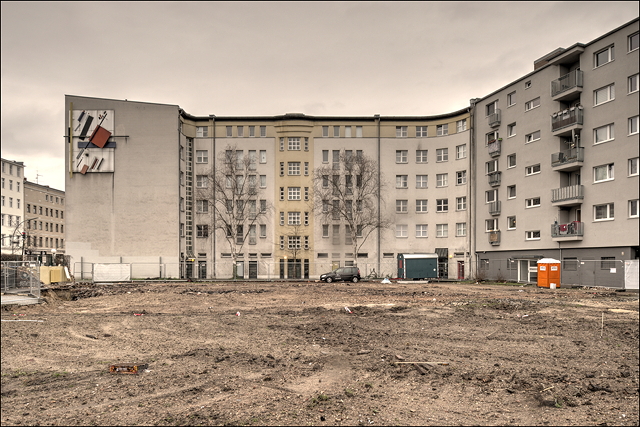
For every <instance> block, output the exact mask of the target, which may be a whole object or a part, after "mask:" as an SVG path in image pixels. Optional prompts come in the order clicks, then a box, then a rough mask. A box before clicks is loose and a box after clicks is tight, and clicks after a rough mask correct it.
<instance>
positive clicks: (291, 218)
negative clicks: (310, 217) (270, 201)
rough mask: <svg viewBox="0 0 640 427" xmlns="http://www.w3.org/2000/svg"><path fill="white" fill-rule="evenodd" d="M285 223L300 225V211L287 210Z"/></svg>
mask: <svg viewBox="0 0 640 427" xmlns="http://www.w3.org/2000/svg"><path fill="white" fill-rule="evenodd" d="M287 224H288V225H300V212H288V215H287Z"/></svg>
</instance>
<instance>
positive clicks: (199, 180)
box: [196, 175, 209, 188]
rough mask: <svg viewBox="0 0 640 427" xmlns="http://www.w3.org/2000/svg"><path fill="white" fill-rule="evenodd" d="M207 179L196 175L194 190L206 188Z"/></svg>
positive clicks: (205, 176)
mask: <svg viewBox="0 0 640 427" xmlns="http://www.w3.org/2000/svg"><path fill="white" fill-rule="evenodd" d="M208 185H209V177H208V176H207V175H196V188H207V186H208Z"/></svg>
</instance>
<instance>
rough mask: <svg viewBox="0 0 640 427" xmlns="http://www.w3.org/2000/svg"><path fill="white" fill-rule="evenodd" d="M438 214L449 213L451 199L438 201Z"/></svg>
mask: <svg viewBox="0 0 640 427" xmlns="http://www.w3.org/2000/svg"><path fill="white" fill-rule="evenodd" d="M436 212H449V199H437V200H436Z"/></svg>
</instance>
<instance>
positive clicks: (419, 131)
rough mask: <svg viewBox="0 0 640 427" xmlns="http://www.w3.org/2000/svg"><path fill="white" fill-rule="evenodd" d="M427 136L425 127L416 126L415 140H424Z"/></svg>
mask: <svg viewBox="0 0 640 427" xmlns="http://www.w3.org/2000/svg"><path fill="white" fill-rule="evenodd" d="M426 136H427V126H416V138H424V137H426Z"/></svg>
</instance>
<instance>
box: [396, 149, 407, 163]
mask: <svg viewBox="0 0 640 427" xmlns="http://www.w3.org/2000/svg"><path fill="white" fill-rule="evenodd" d="M407 158H408V153H407V150H396V163H407Z"/></svg>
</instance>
